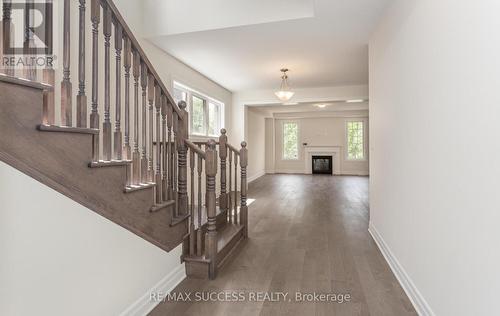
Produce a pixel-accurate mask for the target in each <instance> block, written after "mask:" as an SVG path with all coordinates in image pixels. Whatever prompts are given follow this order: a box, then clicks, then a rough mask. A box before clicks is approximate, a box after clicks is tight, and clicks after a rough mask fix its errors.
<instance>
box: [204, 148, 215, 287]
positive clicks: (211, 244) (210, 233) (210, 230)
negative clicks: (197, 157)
mask: <svg viewBox="0 0 500 316" xmlns="http://www.w3.org/2000/svg"><path fill="white" fill-rule="evenodd" d="M205 155H206V160H205V173H206V175H207V183H206V187H207V191H206V195H207V196H206V203H207V219H208V224H207V235H206V239H205V240H206V242H205V254H206V256H207V259H209V260H210V266H209V272H208V274H209V278H210V279H214V278H215V273H216V271H215V269H216V266H217V262H216V255H217V230H216V219H217V216H216V210H215V199H216V197H215V176H216V175H217V150H216V148H215V141H214V140H213V139H210V140H209V141H208V142H207V149H206V151H205Z"/></svg>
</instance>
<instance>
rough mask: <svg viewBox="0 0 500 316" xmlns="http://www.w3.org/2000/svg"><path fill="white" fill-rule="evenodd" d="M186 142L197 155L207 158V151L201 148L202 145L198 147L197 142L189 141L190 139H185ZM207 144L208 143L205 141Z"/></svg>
mask: <svg viewBox="0 0 500 316" xmlns="http://www.w3.org/2000/svg"><path fill="white" fill-rule="evenodd" d="M184 142H185V143H186V145H187V146H188V147H189V149H191V150H192V151H194V152H195V153H196V154H197V155H199V156H201V157H202V158H203V159H205V152H204V151H203V150H201V148H200V147H198V146H197V145H196V144H195V143H193V142H191V141H189V140H187V139H186V140H184ZM204 144H206V143H204Z"/></svg>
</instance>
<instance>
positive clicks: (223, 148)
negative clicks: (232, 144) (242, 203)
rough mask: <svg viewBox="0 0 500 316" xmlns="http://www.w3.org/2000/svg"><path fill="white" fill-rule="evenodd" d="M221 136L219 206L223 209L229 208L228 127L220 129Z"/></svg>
mask: <svg viewBox="0 0 500 316" xmlns="http://www.w3.org/2000/svg"><path fill="white" fill-rule="evenodd" d="M220 132H221V135H220V136H219V158H220V196H219V206H220V208H221V209H222V210H227V209H228V204H227V201H228V199H227V193H226V158H227V136H226V129H224V128H223V129H221V130H220Z"/></svg>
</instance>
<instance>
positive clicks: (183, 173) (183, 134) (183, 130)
mask: <svg viewBox="0 0 500 316" xmlns="http://www.w3.org/2000/svg"><path fill="white" fill-rule="evenodd" d="M179 108H180V109H181V111H182V114H181V115H180V116H179V121H178V126H177V128H178V133H177V134H178V138H177V140H178V141H177V152H178V155H179V161H178V168H179V169H178V179H179V180H178V185H179V187H178V192H179V204H178V207H179V208H178V210H179V215H186V214H187V213H188V195H187V146H186V143H185V142H184V141H185V140H186V139H188V126H189V125H188V124H189V117H188V112H187V111H186V102H184V101H180V102H179Z"/></svg>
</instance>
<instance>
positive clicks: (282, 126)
mask: <svg viewBox="0 0 500 316" xmlns="http://www.w3.org/2000/svg"><path fill="white" fill-rule="evenodd" d="M286 123H296V124H297V158H295V159H293V158H292V159H287V158H285V124H286ZM301 154H302V151H301V146H300V121H298V120H284V121H281V161H300V160H301Z"/></svg>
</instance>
